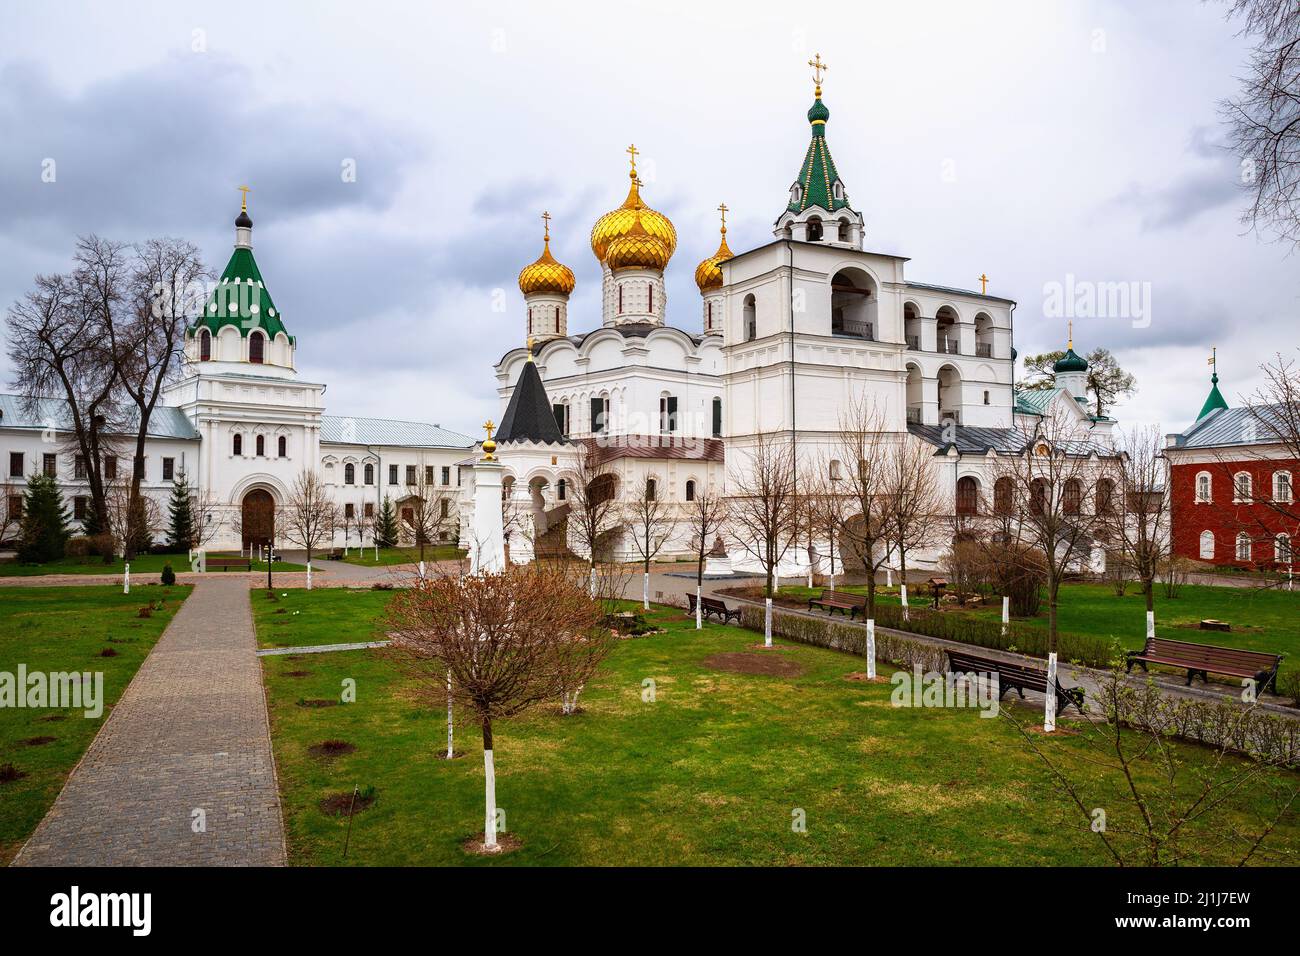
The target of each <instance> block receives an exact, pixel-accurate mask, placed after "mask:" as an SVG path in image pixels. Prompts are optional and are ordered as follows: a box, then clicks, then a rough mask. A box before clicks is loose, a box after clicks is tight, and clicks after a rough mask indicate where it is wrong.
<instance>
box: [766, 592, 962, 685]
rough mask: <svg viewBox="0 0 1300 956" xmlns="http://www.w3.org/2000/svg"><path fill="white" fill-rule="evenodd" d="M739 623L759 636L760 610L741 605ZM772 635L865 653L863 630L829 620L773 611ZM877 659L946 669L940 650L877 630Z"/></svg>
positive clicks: (865, 636)
mask: <svg viewBox="0 0 1300 956" xmlns="http://www.w3.org/2000/svg"><path fill="white" fill-rule="evenodd" d="M740 623H741V624H742V625H743V626H744V627H746V628H748V629H749V630H751V631H758V632H759V633H762V631H763V609H762V608H761V607H754V606H753V605H751V604H743V605H741V608H740ZM772 633H773V634H774V635H776V636H778V637H783V638H785V639H786V640H790V641H798V642H799V643H800V644H809V645H812V646H813V647H824V648H826V649H828V650H832V651H841V652H843V653H845V654H853V655H854V656H856V657H864V656H866V653H867V632H866V628H862V627H855V626H852V625H849V624H845V623H843V622H842V621H836V620H832V619H830V618H812V617H805V616H804V615H802V614H782V613H781V612H779V611H776V610H773V612H772ZM876 657H877V658H878V659H880V660H886V661H890V662H892V663H894V664H897V665H899V666H900V667H906V668H911V667H913V666H915V665H917V664H919V665H921V669H922V670H926V671H941V670H944V669H945V667H946V666H947V664H946V660H945V657H944V652H943V650H942V648H938V647H933V646H931V645H929V644H924V643H922V642H920V641H910V640H908V639H907V638H904V637H899V636H898V635H896V634H889V633H887V632H884V631H880V630H877V631H876Z"/></svg>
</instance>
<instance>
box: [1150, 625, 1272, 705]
mask: <svg viewBox="0 0 1300 956" xmlns="http://www.w3.org/2000/svg"><path fill="white" fill-rule="evenodd" d="M1284 656H1286V655H1284V654H1265V653H1263V652H1262V651H1243V650H1238V649H1237V648H1234V647H1219V646H1218V645H1216V644H1193V643H1191V642H1190V641H1171V640H1169V639H1168V638H1164V637H1152V638H1148V639H1147V642H1146V645H1145V646H1144V647H1143V648H1142V650H1140V651H1129V652H1128V654H1127V661H1126V664H1127V667H1126V668H1125V669H1126V670H1127V671H1129V672H1130V673H1131V672H1132V670H1133V665H1134V664H1141V665H1142V669H1143V670H1144V671H1145V670H1146V669H1147V665H1148V664H1165V665H1168V666H1169V667H1181V668H1186V670H1187V686H1188V687H1190V686H1191V685H1192V678H1193V677H1195V676H1196V675H1197V674H1200V675H1201V680H1202V681H1206V682H1207V683H1208V681H1209V673H1210V672H1211V671H1213V672H1214V673H1216V674H1227V675H1228V676H1230V677H1249V678H1253V679H1254V680H1255V684H1256V686H1257V687H1258V688H1259V690H1260V691H1261V692H1262V691H1266V690H1269V689H1270V688H1272V690H1273V693H1277V669H1278V665H1279V664H1281V663H1282V658H1283V657H1284Z"/></svg>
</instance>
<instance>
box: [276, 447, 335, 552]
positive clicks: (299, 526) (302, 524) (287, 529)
mask: <svg viewBox="0 0 1300 956" xmlns="http://www.w3.org/2000/svg"><path fill="white" fill-rule="evenodd" d="M338 524H339V510H338V506H337V505H336V504H335V503H334V499H333V497H332V496H331V495H330V493H329V490H328V489H327V488H326V487H325V482H324V480H323V479H321V477H320V476H319V475H318V474H317V473H316V472H315V471H311V470H304V471H302V472H300V473H299V475H298V477H297V478H295V479H294V480H293V485H292V486H291V487H290V488H289V497H288V500H287V501H286V502H285V506H284V508H283V515H282V517H281V520H280V526H281V528H282V529H283V534H284V538H285V540H287V541H288V542H289V543H290V544H293V545H296V546H297V547H299V548H302V549H304V550H305V551H306V552H307V567H308V568H309V569H310V568H311V559H312V553H313V552H314V551H316V550H317V549H319V548H321V547H323V546H324V545H326V544H328V543H329V542H330V541H332V540H333V539H334V531H335V529H336V528H337V527H338Z"/></svg>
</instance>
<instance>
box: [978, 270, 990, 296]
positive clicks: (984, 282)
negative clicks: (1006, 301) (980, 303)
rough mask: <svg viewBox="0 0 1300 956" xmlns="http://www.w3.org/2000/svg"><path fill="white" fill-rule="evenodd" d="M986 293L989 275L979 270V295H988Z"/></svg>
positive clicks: (987, 291)
mask: <svg viewBox="0 0 1300 956" xmlns="http://www.w3.org/2000/svg"><path fill="white" fill-rule="evenodd" d="M988 294H989V277H988V276H986V275H985V274H984V273H982V272H981V273H980V295H988Z"/></svg>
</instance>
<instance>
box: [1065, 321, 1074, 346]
mask: <svg viewBox="0 0 1300 956" xmlns="http://www.w3.org/2000/svg"><path fill="white" fill-rule="evenodd" d="M1066 328H1067V329H1069V330H1070V331H1069V336H1070V338H1069V340H1068V341H1067V342H1066V343H1065V347H1066V348H1067V349H1071V350H1073V348H1074V319H1071V320H1070V321H1069V322H1068V323H1066Z"/></svg>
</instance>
